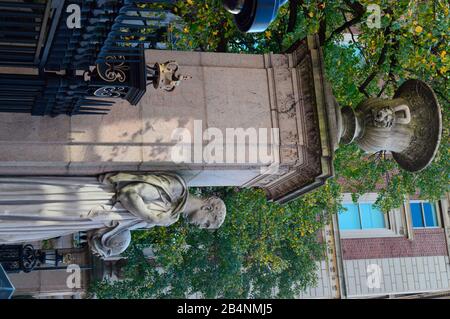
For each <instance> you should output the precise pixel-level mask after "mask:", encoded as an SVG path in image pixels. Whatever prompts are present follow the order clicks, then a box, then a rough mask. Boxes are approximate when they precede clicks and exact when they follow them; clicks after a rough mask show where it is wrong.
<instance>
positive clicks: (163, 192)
mask: <svg viewBox="0 0 450 319" xmlns="http://www.w3.org/2000/svg"><path fill="white" fill-rule="evenodd" d="M225 215H226V207H225V204H224V202H223V201H222V200H221V199H220V198H217V197H209V198H200V197H196V196H193V195H191V194H189V192H188V188H187V185H186V183H185V181H184V180H183V178H182V177H180V176H178V175H176V174H171V173H146V174H128V173H113V174H105V175H101V176H100V177H99V178H98V179H96V178H95V177H1V178H0V244H9V243H24V242H30V241H36V240H44V239H50V238H55V237H59V236H64V235H69V234H72V233H75V232H78V231H88V233H89V236H88V237H89V243H90V246H91V249H92V251H93V253H94V254H97V255H99V256H101V257H104V258H105V257H110V256H115V255H119V254H121V253H122V252H124V251H125V250H126V249H127V247H128V245H129V244H130V241H131V230H135V229H148V228H151V227H155V226H170V225H172V224H173V223H175V222H177V221H178V220H179V217H180V216H183V217H184V218H185V219H186V220H187V222H189V223H191V224H194V225H196V226H198V227H200V228H203V229H217V228H219V227H220V226H221V225H222V223H223V222H224V220H225Z"/></svg>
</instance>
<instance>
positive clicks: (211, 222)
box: [186, 196, 227, 229]
mask: <svg viewBox="0 0 450 319" xmlns="http://www.w3.org/2000/svg"><path fill="white" fill-rule="evenodd" d="M226 214H227V208H226V206H225V203H224V202H223V200H221V199H220V198H218V197H215V196H213V197H209V198H204V199H202V205H200V206H199V208H198V209H197V210H196V211H194V212H192V213H191V214H189V215H188V216H186V218H187V220H188V222H189V223H190V224H193V225H196V226H198V227H200V228H202V229H217V228H219V227H220V226H222V224H223V222H224V221H225V216H226Z"/></svg>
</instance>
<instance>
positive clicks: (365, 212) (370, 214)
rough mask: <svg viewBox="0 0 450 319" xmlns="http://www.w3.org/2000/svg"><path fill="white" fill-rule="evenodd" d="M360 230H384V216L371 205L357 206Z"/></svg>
mask: <svg viewBox="0 0 450 319" xmlns="http://www.w3.org/2000/svg"><path fill="white" fill-rule="evenodd" d="M359 209H360V212H361V220H362V228H363V229H368V228H385V227H386V223H385V219H384V214H383V213H382V212H381V211H380V210H379V209H377V208H375V207H374V206H373V205H372V204H359Z"/></svg>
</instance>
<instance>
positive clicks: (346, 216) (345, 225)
mask: <svg viewBox="0 0 450 319" xmlns="http://www.w3.org/2000/svg"><path fill="white" fill-rule="evenodd" d="M342 206H344V208H346V209H347V210H346V211H342V212H339V214H338V218H339V228H340V229H342V230H345V229H361V222H360V220H359V213H358V206H357V205H355V204H344V205H342Z"/></svg>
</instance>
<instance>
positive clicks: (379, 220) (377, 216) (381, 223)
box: [370, 205, 386, 228]
mask: <svg viewBox="0 0 450 319" xmlns="http://www.w3.org/2000/svg"><path fill="white" fill-rule="evenodd" d="M370 213H371V214H370V217H371V218H372V226H373V228H386V219H385V218H384V213H383V212H382V211H381V210H379V209H378V208H375V207H374V206H373V205H371V207H370Z"/></svg>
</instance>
